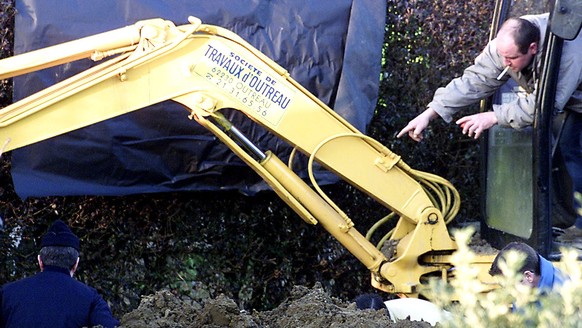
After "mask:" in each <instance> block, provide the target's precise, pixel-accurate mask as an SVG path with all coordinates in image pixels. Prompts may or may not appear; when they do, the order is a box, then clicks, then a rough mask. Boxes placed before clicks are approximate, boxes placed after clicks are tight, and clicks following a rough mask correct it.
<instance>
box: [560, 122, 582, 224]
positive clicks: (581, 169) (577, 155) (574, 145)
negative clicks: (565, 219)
mask: <svg viewBox="0 0 582 328" xmlns="http://www.w3.org/2000/svg"><path fill="white" fill-rule="evenodd" d="M559 147H560V154H561V155H562V158H563V159H564V165H565V166H566V170H567V171H568V174H569V175H570V178H571V179H572V185H573V189H574V192H579V193H581V194H582V114H579V113H574V112H570V113H569V114H568V116H567V117H566V121H565V122H564V126H563V129H562V135H561V137H560V141H559ZM574 204H575V208H576V210H577V211H578V215H577V216H576V227H578V228H581V229H582V215H580V213H579V212H580V208H581V204H579V203H578V202H577V201H576V200H574Z"/></svg>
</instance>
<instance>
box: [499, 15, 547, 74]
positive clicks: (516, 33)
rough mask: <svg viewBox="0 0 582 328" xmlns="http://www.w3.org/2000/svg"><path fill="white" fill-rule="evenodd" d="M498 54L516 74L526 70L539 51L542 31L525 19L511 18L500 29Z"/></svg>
mask: <svg viewBox="0 0 582 328" xmlns="http://www.w3.org/2000/svg"><path fill="white" fill-rule="evenodd" d="M495 42H496V45H497V52H498V53H499V55H500V56H501V57H503V65H505V66H509V67H511V70H513V71H514V72H519V71H521V70H522V69H524V68H526V67H527V66H528V65H529V64H530V63H531V62H532V60H533V58H534V57H535V55H536V54H537V53H538V51H539V47H540V44H539V43H540V29H539V28H538V27H537V26H536V25H534V24H533V23H532V22H530V21H528V20H526V19H523V18H510V19H508V20H507V21H505V23H503V25H502V26H501V28H500V29H499V32H498V33H497V38H496V41H495Z"/></svg>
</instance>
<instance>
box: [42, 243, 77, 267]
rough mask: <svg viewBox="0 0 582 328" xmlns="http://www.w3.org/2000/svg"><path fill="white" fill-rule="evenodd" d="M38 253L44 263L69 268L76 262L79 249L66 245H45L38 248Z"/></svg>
mask: <svg viewBox="0 0 582 328" xmlns="http://www.w3.org/2000/svg"><path fill="white" fill-rule="evenodd" d="M39 255H40V258H41V260H42V263H43V264H44V265H52V266H56V267H59V268H63V269H67V270H71V269H72V268H73V266H74V265H75V263H77V259H78V258H79V251H78V250H76V249H75V248H73V247H68V246H45V247H43V248H41V249H40V254H39Z"/></svg>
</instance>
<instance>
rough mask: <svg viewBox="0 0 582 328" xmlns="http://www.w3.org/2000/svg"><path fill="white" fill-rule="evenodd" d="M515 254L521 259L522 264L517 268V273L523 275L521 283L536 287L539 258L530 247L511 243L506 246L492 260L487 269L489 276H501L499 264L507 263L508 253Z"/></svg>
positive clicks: (538, 274) (538, 275)
mask: <svg viewBox="0 0 582 328" xmlns="http://www.w3.org/2000/svg"><path fill="white" fill-rule="evenodd" d="M510 251H513V252H517V253H518V254H520V256H521V257H522V258H523V263H522V265H521V267H520V268H519V270H518V272H519V273H521V274H523V279H522V280H521V282H522V283H523V284H525V285H528V286H530V287H537V285H538V283H539V280H540V274H541V272H540V258H539V255H538V253H537V252H536V250H535V249H533V248H532V247H531V246H529V245H527V244H525V243H520V242H511V243H509V244H507V246H505V247H504V248H503V249H502V250H501V251H499V253H498V254H497V256H495V259H494V260H493V263H492V264H491V268H490V269H489V274H490V275H492V276H497V275H501V274H503V272H502V270H501V268H500V263H502V262H503V263H506V262H507V258H508V257H507V254H508V253H509V252H510Z"/></svg>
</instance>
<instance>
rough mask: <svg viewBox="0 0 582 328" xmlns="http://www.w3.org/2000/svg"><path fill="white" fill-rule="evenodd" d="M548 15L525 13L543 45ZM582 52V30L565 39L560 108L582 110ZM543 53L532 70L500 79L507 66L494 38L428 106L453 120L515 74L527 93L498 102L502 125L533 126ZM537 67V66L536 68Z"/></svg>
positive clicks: (515, 126) (496, 107) (494, 109)
mask: <svg viewBox="0 0 582 328" xmlns="http://www.w3.org/2000/svg"><path fill="white" fill-rule="evenodd" d="M548 17H549V14H542V15H528V16H523V18H525V19H527V20H529V21H531V22H533V23H534V24H535V25H537V26H538V27H539V28H540V33H541V40H540V44H543V43H544V36H545V33H546V27H547V25H548ZM580 54H582V33H580V34H579V35H578V37H577V38H576V39H575V40H572V41H566V42H564V48H563V50H562V62H561V65H560V72H559V73H558V74H559V75H558V85H557V91H556V100H555V106H556V109H558V110H562V109H565V110H571V111H575V112H578V113H582V56H581V55H580ZM542 56H543V54H542V51H540V52H539V53H538V55H537V56H536V58H535V59H534V61H533V63H532V64H531V65H530V67H529V70H528V69H526V70H524V72H520V73H517V74H515V73H513V72H512V71H511V70H510V71H509V72H510V73H509V74H506V76H505V77H504V78H502V79H501V80H497V77H498V75H499V73H501V71H503V69H504V66H503V59H502V58H501V56H499V54H498V53H497V47H496V45H495V40H492V41H491V42H489V43H488V44H487V46H486V47H485V49H484V50H483V52H481V54H480V55H479V56H478V57H477V58H476V59H475V63H474V64H473V65H471V66H469V67H468V68H467V69H465V71H464V72H463V75H462V76H460V77H458V78H455V79H453V80H452V81H451V82H450V83H449V84H448V85H447V86H446V87H444V88H439V89H437V91H436V92H435V94H434V97H433V100H432V101H431V102H430V103H429V104H428V107H430V108H432V109H433V110H435V111H436V112H437V113H438V114H439V115H440V116H441V117H442V118H443V119H444V120H445V121H447V122H451V121H452V119H453V115H454V114H456V113H457V112H459V111H460V110H461V109H463V108H465V107H467V106H469V105H472V104H474V103H476V102H478V101H479V100H481V99H483V98H486V97H489V96H491V95H493V93H494V92H495V91H496V90H497V89H498V88H499V87H501V86H502V85H503V84H504V83H505V82H506V81H507V80H508V79H509V78H510V77H511V78H513V79H514V80H515V81H517V82H518V84H519V85H520V86H521V87H522V88H524V90H525V91H526V92H525V93H520V94H519V95H518V97H517V99H515V100H514V101H512V102H509V103H506V104H502V105H494V106H493V111H494V112H495V116H496V117H497V120H498V121H499V125H501V126H511V127H513V128H515V129H520V128H523V127H526V126H528V125H531V124H532V123H533V119H534V109H535V101H536V90H535V86H536V84H537V77H538V76H539V73H538V72H539V63H540V62H541V59H542ZM533 67H535V68H536V69H535V70H533V69H532V68H533Z"/></svg>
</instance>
